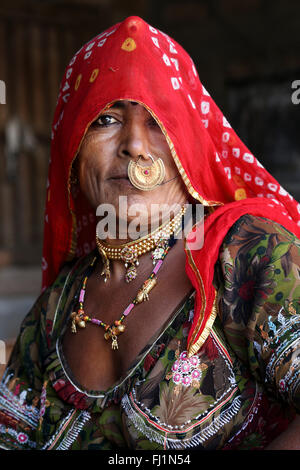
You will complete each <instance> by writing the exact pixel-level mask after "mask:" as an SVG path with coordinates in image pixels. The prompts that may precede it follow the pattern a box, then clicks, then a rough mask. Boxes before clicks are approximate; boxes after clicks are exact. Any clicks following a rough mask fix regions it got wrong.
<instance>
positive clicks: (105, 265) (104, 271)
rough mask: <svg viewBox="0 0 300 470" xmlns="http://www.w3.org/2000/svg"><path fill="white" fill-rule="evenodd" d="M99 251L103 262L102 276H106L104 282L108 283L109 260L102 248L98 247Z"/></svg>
mask: <svg viewBox="0 0 300 470" xmlns="http://www.w3.org/2000/svg"><path fill="white" fill-rule="evenodd" d="M98 250H99V252H100V255H101V258H102V262H103V269H102V272H101V276H104V282H105V283H106V282H107V281H108V279H109V278H110V269H109V259H108V258H107V256H106V253H105V251H104V250H103V249H102V248H100V247H98Z"/></svg>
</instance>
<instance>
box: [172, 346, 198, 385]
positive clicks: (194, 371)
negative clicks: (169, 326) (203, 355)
mask: <svg viewBox="0 0 300 470" xmlns="http://www.w3.org/2000/svg"><path fill="white" fill-rule="evenodd" d="M199 367H200V359H199V357H198V356H197V355H195V356H192V357H188V353H187V351H183V352H182V353H181V354H180V356H179V358H178V359H177V360H176V361H175V362H174V364H173V365H172V372H173V374H172V380H173V382H174V384H176V385H179V384H181V385H183V386H184V387H189V386H190V385H192V382H193V381H197V383H199V381H200V379H201V376H202V371H201V369H200V368H199Z"/></svg>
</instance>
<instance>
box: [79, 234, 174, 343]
mask: <svg viewBox="0 0 300 470" xmlns="http://www.w3.org/2000/svg"><path fill="white" fill-rule="evenodd" d="M175 243H176V239H175V238H174V234H172V235H171V237H170V238H169V240H164V243H160V247H159V251H157V250H154V252H153V253H152V256H151V257H152V260H153V264H155V266H154V268H153V270H152V272H151V274H150V276H149V277H148V278H147V279H146V280H145V282H144V283H143V284H142V286H141V287H140V289H139V290H138V292H137V295H136V297H135V298H134V299H133V300H132V302H131V303H130V304H129V305H128V306H127V307H126V308H125V310H124V311H123V313H122V315H121V316H120V318H119V320H115V321H114V323H113V324H111V325H109V324H108V323H105V322H104V321H102V320H98V318H91V317H89V316H88V315H86V314H85V312H84V298H85V292H86V284H87V281H88V278H89V276H90V275H91V273H92V271H93V268H94V264H95V262H96V260H97V256H95V257H94V258H93V259H92V261H91V263H90V265H89V268H88V272H87V274H86V276H85V277H84V279H83V283H82V287H81V290H80V295H79V308H78V310H77V311H74V312H72V314H71V320H72V324H71V331H72V333H76V332H77V329H76V326H78V327H79V328H85V327H86V324H87V323H92V324H94V325H96V326H100V327H102V328H104V330H105V333H104V338H105V339H106V340H109V339H111V341H112V343H111V347H112V349H118V341H117V336H119V335H120V334H121V333H123V332H124V331H125V325H124V324H123V322H124V320H125V319H126V317H127V316H128V315H129V314H130V312H131V311H132V309H133V308H134V307H135V306H136V305H138V304H139V303H141V302H145V301H147V300H149V293H150V291H151V290H152V289H153V287H154V286H155V285H156V284H157V273H158V271H159V270H160V268H161V266H162V264H163V261H164V259H165V257H166V256H167V254H168V252H169V250H170V248H171V247H172V246H173V245H174V244H175Z"/></svg>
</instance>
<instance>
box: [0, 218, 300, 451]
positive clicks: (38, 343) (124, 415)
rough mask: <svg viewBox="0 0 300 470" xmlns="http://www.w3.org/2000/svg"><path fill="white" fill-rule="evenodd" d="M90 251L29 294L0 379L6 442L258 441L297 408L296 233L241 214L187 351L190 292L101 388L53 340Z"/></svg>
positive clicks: (153, 444) (143, 445)
mask: <svg viewBox="0 0 300 470" xmlns="http://www.w3.org/2000/svg"><path fill="white" fill-rule="evenodd" d="M93 255H94V253H91V254H90V255H88V256H86V257H85V258H82V259H80V260H77V262H76V263H73V264H69V265H65V267H64V268H63V270H62V271H61V273H60V275H59V276H58V278H57V279H56V281H55V283H54V284H53V285H52V286H51V287H50V288H48V289H47V290H46V291H45V292H44V293H43V294H42V295H41V296H40V297H39V298H38V300H37V301H36V303H35V305H34V306H33V308H32V309H31V311H30V312H29V313H28V315H27V316H26V318H25V320H24V321H23V324H22V326H21V330H20V334H19V337H18V340H17V342H16V345H15V347H14V350H13V353H12V356H11V358H10V361H9V364H8V366H7V369H6V372H5V374H4V376H3V378H2V382H1V385H0V447H2V448H5V449H41V450H44V449H45V450H52V449H62V450H65V449H70V450H87V449H99V450H101V449H116V448H120V449H121V448H130V449H150V450H159V449H263V448H264V447H265V446H266V445H267V444H268V443H269V442H270V441H272V440H273V439H274V438H275V437H276V436H277V435H278V434H280V432H282V431H283V430H284V429H285V428H286V426H287V425H288V423H289V422H290V421H291V419H293V417H294V415H295V412H299V410H300V374H299V371H300V367H299V365H300V348H299V343H300V321H299V314H300V268H299V266H300V242H299V240H298V239H296V238H295V236H293V235H292V234H291V233H290V232H288V231H287V230H285V229H284V228H283V227H282V226H280V225H278V224H276V223H274V222H271V221H269V220H267V219H264V218H260V217H253V216H249V215H246V216H243V217H241V218H240V219H239V220H238V221H237V222H236V223H235V224H234V226H233V227H232V228H231V230H230V231H229V233H228V234H227V236H226V238H225V240H224V243H223V245H222V248H221V250H220V256H219V260H218V263H217V264H216V269H215V279H214V284H215V287H216V289H217V292H218V313H219V314H218V317H217V319H216V320H215V322H214V325H213V327H212V330H211V332H210V335H209V337H208V339H207V340H206V342H205V344H204V345H203V347H202V348H201V349H200V351H199V352H198V353H197V354H196V355H194V356H192V357H191V358H187V353H186V345H187V335H188V331H189V327H190V323H191V320H192V317H193V305H194V296H193V293H192V294H191V295H190V296H189V297H188V298H186V299H184V300H183V302H182V305H181V307H180V308H179V309H178V310H177V311H176V312H174V313H173V315H172V316H171V318H169V321H168V322H167V324H165V325H164V326H163V327H162V328H161V330H160V331H158V332H157V333H156V335H155V337H153V338H152V340H151V341H150V342H149V344H147V346H146V347H145V348H144V349H143V350H142V351H141V352H140V354H139V355H138V357H137V358H136V360H135V361H134V363H133V364H132V365H131V367H130V369H129V370H128V371H127V372H126V374H125V375H124V376H123V377H121V378H120V380H119V381H118V382H117V383H116V384H115V385H114V386H113V387H111V388H110V389H109V390H106V391H93V390H89V391H87V390H83V389H82V388H81V386H80V384H78V383H76V380H75V379H74V377H73V376H72V373H71V371H70V370H69V367H68V364H67V362H66V359H65V358H64V355H63V352H62V348H61V339H62V337H63V334H64V331H65V328H67V327H69V321H70V320H69V317H70V313H71V312H72V306H73V302H74V298H75V299H76V296H78V294H79V289H80V283H81V280H82V276H83V274H84V272H85V270H86V269H87V267H88V265H89V262H90V260H91V256H93Z"/></svg>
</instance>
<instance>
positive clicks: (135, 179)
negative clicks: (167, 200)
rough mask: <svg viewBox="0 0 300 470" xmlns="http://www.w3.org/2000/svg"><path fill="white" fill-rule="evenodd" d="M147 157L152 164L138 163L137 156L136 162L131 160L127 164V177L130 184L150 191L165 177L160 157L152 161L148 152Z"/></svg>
mask: <svg viewBox="0 0 300 470" xmlns="http://www.w3.org/2000/svg"><path fill="white" fill-rule="evenodd" d="M148 157H150V158H151V160H152V164H151V165H150V166H142V165H139V163H138V162H139V160H140V158H141V155H140V156H139V158H138V160H137V162H133V161H132V160H131V161H130V162H129V165H128V170H127V171H128V178H129V180H130V182H131V184H132V185H133V186H134V187H135V188H137V189H140V190H142V191H151V190H152V189H154V188H155V186H158V185H159V184H161V183H162V182H163V180H164V177H165V173H166V170H165V165H164V162H163V161H162V159H161V158H158V159H157V160H156V161H154V158H153V157H152V155H150V154H148Z"/></svg>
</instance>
